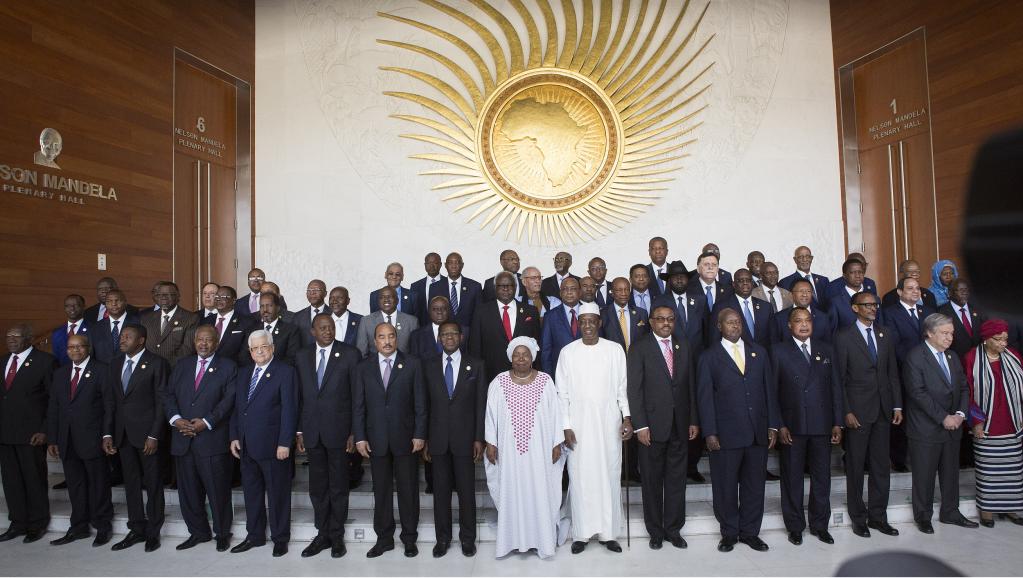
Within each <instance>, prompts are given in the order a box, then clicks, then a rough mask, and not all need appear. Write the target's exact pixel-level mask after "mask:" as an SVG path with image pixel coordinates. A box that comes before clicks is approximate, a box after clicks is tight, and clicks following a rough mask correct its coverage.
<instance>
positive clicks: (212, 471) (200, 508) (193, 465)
mask: <svg viewBox="0 0 1023 578" xmlns="http://www.w3.org/2000/svg"><path fill="white" fill-rule="evenodd" d="M198 359H199V356H198V355H189V356H188V357H183V358H181V359H179V360H178V363H177V364H176V365H175V366H174V369H173V370H172V371H171V376H170V381H168V383H167V389H166V394H165V396H164V400H163V409H164V413H165V414H166V416H167V421H169V422H171V425H172V426H173V421H174V419H175V416H178V417H181V418H183V419H185V420H189V421H191V420H192V419H194V418H199V419H204V420H206V421H207V422H208V423H209V426H210V427H212V428H213V429H206V430H203V431H202V432H200V433H199V434H198V435H196V436H195V437H188V436H185V435H183V434H181V433H180V432H178V429H177V428H175V427H171V434H170V436H171V439H170V453H171V455H172V456H174V457H175V460H174V463H175V466H176V469H177V481H178V501H179V502H180V504H181V517H182V518H184V520H185V525H186V526H187V527H188V533H189V534H190V535H192V536H196V537H198V538H201V539H208V538H210V537H211V536H212V534H216V535H217V536H218V537H225V538H226V537H227V536H229V535H230V534H231V523H232V521H233V512H232V508H231V477H232V473H233V464H232V457H231V455H230V453H228V452H229V451H230V445H231V414H232V413H233V411H234V404H235V381H236V371H237V365H236V364H235V362H234V360H233V359H231V358H229V357H227V356H225V355H220V354H218V353H214V355H213V357H212V358H211V359H210V360H209V361H208V363H207V364H206V370H205V372H204V373H203V374H202V377H201V378H200V380H199V385H198V387H196V385H195V377H196V371H197V369H196V368H197V364H198ZM207 497H209V504H210V511H211V512H212V513H213V526H214V527H213V531H212V532H211V531H210V524H209V521H208V519H207V517H206V498H207Z"/></svg>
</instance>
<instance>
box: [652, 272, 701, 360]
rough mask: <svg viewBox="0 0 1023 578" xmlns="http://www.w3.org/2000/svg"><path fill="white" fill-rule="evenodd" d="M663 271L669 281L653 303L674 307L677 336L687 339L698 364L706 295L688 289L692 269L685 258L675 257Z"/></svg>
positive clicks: (672, 308)
mask: <svg viewBox="0 0 1023 578" xmlns="http://www.w3.org/2000/svg"><path fill="white" fill-rule="evenodd" d="M663 275H664V279H665V281H667V291H666V292H665V293H664V294H663V295H661V296H660V297H658V298H657V299H655V300H654V307H669V308H671V310H672V312H673V313H674V314H675V329H674V331H673V332H672V335H674V336H675V339H676V340H678V341H680V342H682V341H684V342H685V343H686V345H687V346H688V347H689V351H690V352H691V353H692V354H693V357H692V359H693V362H694V363H693V365H694V366H695V365H696V363H695V361H696V359H697V358H698V357H699V354H700V352H701V351H703V348H704V346H705V342H704V328H705V327H706V320H707V316H708V312H707V298H706V297H705V296H704V295H703V294H700V293H695V294H690V293H687V290H688V289H689V269H687V268H686V266H685V264H684V263H682V261H672V262H671V263H670V264H669V265H668V270H667V271H665V272H664V273H663Z"/></svg>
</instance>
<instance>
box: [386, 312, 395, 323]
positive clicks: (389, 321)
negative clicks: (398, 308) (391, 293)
mask: <svg viewBox="0 0 1023 578" xmlns="http://www.w3.org/2000/svg"><path fill="white" fill-rule="evenodd" d="M387 324H388V325H394V324H393V323H391V315H390V314H388V315H387Z"/></svg>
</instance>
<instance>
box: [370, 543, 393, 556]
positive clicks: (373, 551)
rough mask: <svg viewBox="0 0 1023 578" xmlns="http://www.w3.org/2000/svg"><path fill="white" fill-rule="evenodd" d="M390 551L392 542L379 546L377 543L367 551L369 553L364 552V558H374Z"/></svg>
mask: <svg viewBox="0 0 1023 578" xmlns="http://www.w3.org/2000/svg"><path fill="white" fill-rule="evenodd" d="M391 550H394V542H391V543H390V544H381V543H380V542H377V543H376V544H373V547H372V548H370V549H369V552H366V557H367V558H376V557H378V556H381V555H383V553H384V552H390V551H391Z"/></svg>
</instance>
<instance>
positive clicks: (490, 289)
mask: <svg viewBox="0 0 1023 578" xmlns="http://www.w3.org/2000/svg"><path fill="white" fill-rule="evenodd" d="M512 274H513V275H515V286H516V288H517V290H516V291H515V300H516V301H522V299H524V298H525V297H526V286H525V285H523V284H522V274H521V273H512ZM495 278H496V275H495V276H494V277H491V278H489V279H487V280H486V281H484V282H483V296H482V297H481V298H480V300H481V301H482V302H483V303H486V302H487V301H493V300H495V299H497V293H496V291H495V287H494V279H495ZM541 283H542V281H541ZM449 287H450V285H449Z"/></svg>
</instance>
